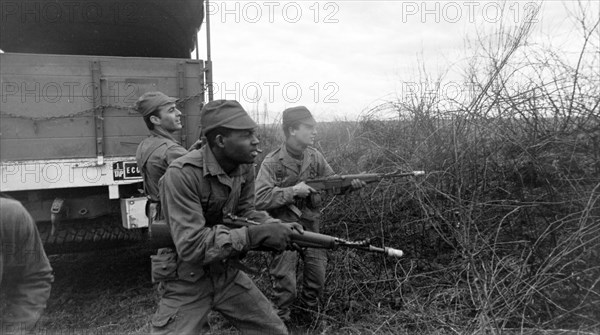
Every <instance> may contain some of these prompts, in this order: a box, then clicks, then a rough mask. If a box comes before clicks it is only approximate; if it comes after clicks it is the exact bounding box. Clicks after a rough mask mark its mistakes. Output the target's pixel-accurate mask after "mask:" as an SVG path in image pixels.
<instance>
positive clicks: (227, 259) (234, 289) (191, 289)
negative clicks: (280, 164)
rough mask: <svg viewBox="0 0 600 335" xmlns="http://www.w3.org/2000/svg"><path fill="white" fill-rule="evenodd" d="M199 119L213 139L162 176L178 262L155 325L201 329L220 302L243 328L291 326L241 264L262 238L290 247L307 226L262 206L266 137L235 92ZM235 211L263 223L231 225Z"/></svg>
mask: <svg viewBox="0 0 600 335" xmlns="http://www.w3.org/2000/svg"><path fill="white" fill-rule="evenodd" d="M200 123H201V128H202V133H203V134H205V136H206V139H207V143H208V144H207V145H204V146H203V147H202V148H201V149H199V150H195V151H192V152H190V153H188V154H186V155H185V156H183V157H181V158H179V159H177V160H175V161H174V162H173V163H172V164H171V165H170V166H169V167H168V168H167V171H166V173H165V175H164V176H163V178H162V179H161V181H160V194H161V204H162V210H163V213H164V215H165V219H166V221H167V224H168V226H169V228H170V231H171V235H172V237H173V241H174V243H175V247H176V249H177V262H176V264H175V266H172V264H165V266H164V269H165V272H171V275H172V276H173V277H174V279H173V280H170V281H166V282H165V283H164V284H165V285H164V289H165V292H164V294H163V296H162V298H161V300H160V302H159V306H158V310H157V311H156V313H155V314H154V316H153V318H152V332H153V333H154V334H189V333H194V334H195V333H199V332H202V331H203V330H205V328H206V327H207V324H208V314H209V312H210V311H211V310H216V311H218V312H220V313H221V314H222V315H223V316H224V317H225V318H227V319H228V320H229V321H230V322H231V323H232V324H233V325H234V326H236V327H237V328H238V329H240V330H241V331H242V333H244V334H250V333H253V334H287V329H286V327H285V325H284V324H283V322H282V321H281V319H280V318H279V317H278V316H277V313H276V312H275V310H274V308H273V307H272V306H271V304H270V302H269V300H268V299H267V298H266V297H265V296H264V295H263V294H262V293H261V292H260V291H259V290H258V288H257V287H256V285H255V284H254V283H253V282H252V280H251V279H250V278H249V277H248V275H246V274H245V273H244V272H243V271H241V270H239V269H238V267H237V266H236V264H237V259H238V258H239V257H240V255H243V254H244V253H245V252H247V251H248V250H250V249H254V248H257V247H259V246H263V247H267V248H272V249H275V250H284V249H286V248H288V247H289V244H290V240H291V237H290V236H291V234H294V232H293V230H297V231H298V232H300V233H301V232H303V230H302V226H300V225H299V224H298V223H289V224H287V223H286V224H284V223H281V221H279V220H275V219H273V218H271V217H270V216H269V215H268V214H267V213H266V212H262V211H257V210H255V207H254V201H255V197H254V179H255V176H254V167H253V165H252V163H253V162H254V158H255V157H256V156H257V155H258V148H257V145H258V144H259V140H258V138H257V137H256V135H255V133H254V129H255V127H256V123H254V121H253V120H252V119H251V118H250V116H249V115H248V113H246V111H245V110H244V109H243V108H242V106H241V105H240V104H239V103H238V102H237V101H233V100H217V101H212V102H209V103H208V104H206V105H205V106H204V107H203V108H202V111H201V116H200ZM228 213H231V214H235V215H238V216H244V217H247V218H250V219H252V220H255V221H259V222H261V223H262V224H260V225H256V226H251V227H243V228H238V229H230V228H228V227H225V226H224V225H222V224H221V223H222V219H223V216H224V215H225V214H228ZM165 275H169V274H167V273H165Z"/></svg>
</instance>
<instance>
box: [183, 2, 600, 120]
mask: <svg viewBox="0 0 600 335" xmlns="http://www.w3.org/2000/svg"><path fill="white" fill-rule="evenodd" d="M575 5H576V2H575V1H567V2H563V1H556V0H554V1H544V2H541V3H540V2H525V1H519V2H515V1H507V2H499V1H493V2H490V1H348V0H344V1H318V2H317V1H289V2H286V1H236V2H234V1H211V4H210V14H211V19H210V20H211V42H212V60H213V66H214V78H213V79H214V81H215V88H216V92H215V98H216V99H217V98H227V99H237V100H239V101H240V102H241V103H242V104H243V105H244V106H245V107H246V108H247V109H248V110H257V109H258V110H259V111H260V112H262V111H263V110H264V109H265V104H266V106H267V108H268V110H269V113H270V115H269V117H273V115H272V114H274V113H275V114H276V113H280V112H281V111H282V110H283V109H284V108H286V107H290V106H295V105H306V106H307V107H308V108H309V109H311V110H312V111H313V114H314V115H315V117H316V119H317V120H318V121H330V120H340V119H348V120H355V119H356V118H357V117H358V116H359V115H360V114H361V113H362V112H363V111H365V110H367V109H369V108H370V107H372V106H375V105H377V104H380V103H382V102H385V101H388V100H392V99H394V98H396V97H399V96H402V94H403V90H406V87H407V86H406V85H407V83H412V82H418V81H419V72H420V71H419V69H420V68H423V67H424V68H425V69H426V70H427V73H428V74H429V75H432V76H434V77H436V76H438V75H439V74H440V73H442V72H448V73H447V74H446V76H445V79H444V80H447V81H456V82H460V81H461V79H460V75H459V74H460V73H461V68H463V67H464V62H465V60H466V59H467V58H468V56H469V54H470V52H471V51H470V49H469V48H468V47H467V46H468V43H467V41H469V40H473V39H474V38H475V36H476V34H477V33H478V32H479V34H480V35H481V34H483V35H485V34H489V33H492V32H494V31H495V30H497V29H498V28H499V27H500V26H501V25H503V26H504V27H508V28H510V27H514V26H516V25H519V24H521V23H522V22H523V20H525V17H526V15H527V12H528V11H529V10H531V9H534V8H539V9H540V12H539V15H538V17H537V19H536V26H535V29H534V31H533V33H532V36H531V39H530V41H532V42H534V43H539V44H544V45H548V46H551V47H552V48H553V49H555V50H559V51H561V52H565V53H573V54H575V52H577V51H578V50H579V48H580V47H581V44H580V43H579V41H580V36H581V34H580V33H579V31H577V29H576V28H575V27H574V21H573V20H572V18H569V11H570V10H574V8H575ZM585 5H586V6H590V4H589V3H587V2H586V4H585ZM587 13H588V14H589V15H591V16H592V17H593V16H595V17H597V16H598V15H600V14H599V13H600V9H599V7H598V3H597V2H596V1H594V2H592V4H591V7H589V8H588V11H587ZM204 28H205V26H203V28H202V30H201V32H200V42H199V43H200V58H205V43H206V42H205V34H206V32H205V29H204ZM595 47H596V48H598V43H596V44H595ZM194 55H195V53H194ZM261 121H262V120H261Z"/></svg>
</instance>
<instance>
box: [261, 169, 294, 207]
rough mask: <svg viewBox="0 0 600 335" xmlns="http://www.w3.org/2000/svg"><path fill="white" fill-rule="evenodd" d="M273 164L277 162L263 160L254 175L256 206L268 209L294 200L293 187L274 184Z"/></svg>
mask: <svg viewBox="0 0 600 335" xmlns="http://www.w3.org/2000/svg"><path fill="white" fill-rule="evenodd" d="M275 164H279V162H272V161H269V160H268V158H267V159H265V161H263V163H262V164H261V166H260V170H259V171H258V175H257V177H256V208H258V209H262V210H269V209H274V208H278V207H282V206H285V205H287V204H291V203H293V202H294V190H293V187H278V186H276V185H275V169H276V166H275Z"/></svg>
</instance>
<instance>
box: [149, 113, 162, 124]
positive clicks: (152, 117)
mask: <svg viewBox="0 0 600 335" xmlns="http://www.w3.org/2000/svg"><path fill="white" fill-rule="evenodd" d="M150 122H152V123H153V124H155V125H160V118H159V117H158V116H156V115H150Z"/></svg>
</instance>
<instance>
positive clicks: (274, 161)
mask: <svg viewBox="0 0 600 335" xmlns="http://www.w3.org/2000/svg"><path fill="white" fill-rule="evenodd" d="M316 125H317V122H316V121H315V119H314V118H313V116H312V114H311V113H310V111H309V110H308V109H307V108H306V107H304V106H298V107H291V108H288V109H286V110H284V111H283V116H282V128H283V133H284V135H285V142H284V143H283V144H282V145H281V147H279V148H278V149H276V150H274V151H273V152H271V153H269V154H268V155H267V156H266V157H265V159H264V160H263V162H262V165H261V167H260V170H259V172H258V176H257V177H256V207H257V209H263V210H267V211H268V212H269V214H270V215H271V216H273V217H275V218H278V219H281V220H282V221H283V222H300V223H301V224H302V226H303V227H304V229H306V230H308V231H311V232H316V233H318V232H319V225H320V217H321V214H320V209H321V198H320V195H319V193H317V192H316V190H314V189H313V188H312V187H310V186H308V185H306V183H305V182H304V181H305V180H308V179H314V178H320V177H328V176H331V175H333V174H334V172H333V169H332V168H331V167H330V166H329V164H328V163H327V161H326V160H325V157H323V155H322V154H321V153H320V152H319V151H317V150H316V149H315V148H313V147H311V145H312V144H313V143H314V140H315V136H316V134H317V130H316ZM364 185H365V184H364V183H363V182H362V181H360V180H353V181H352V188H353V189H358V188H361V187H363V186H364ZM303 259H304V276H303V279H304V285H303V286H304V287H303V290H302V296H301V297H300V301H301V304H302V305H304V306H306V307H310V308H312V309H316V307H317V306H318V298H319V295H320V294H321V292H322V291H323V287H324V285H325V269H326V267H327V253H326V250H324V249H314V248H308V249H307V250H306V251H305V252H304V258H303ZM297 262H298V253H297V252H296V251H293V250H286V251H283V252H281V253H278V254H274V257H273V261H272V262H271V265H270V270H269V272H270V274H271V277H272V279H273V291H274V292H273V293H274V294H273V296H274V303H275V305H276V306H277V308H278V314H279V316H280V317H281V318H282V319H283V320H289V319H290V307H291V305H292V303H293V302H294V300H295V299H296V297H297V283H296V266H297Z"/></svg>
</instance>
